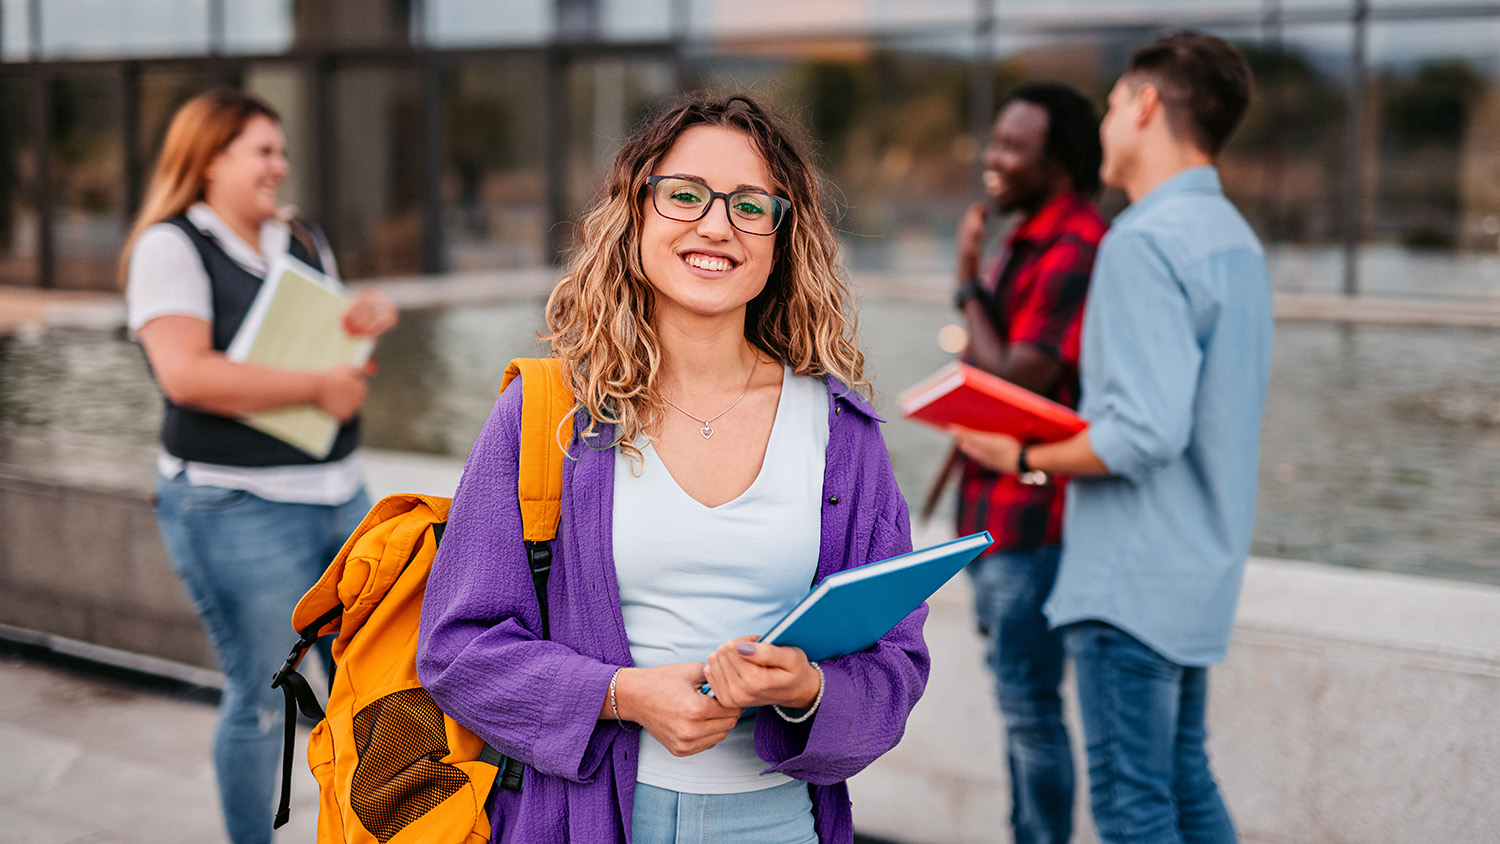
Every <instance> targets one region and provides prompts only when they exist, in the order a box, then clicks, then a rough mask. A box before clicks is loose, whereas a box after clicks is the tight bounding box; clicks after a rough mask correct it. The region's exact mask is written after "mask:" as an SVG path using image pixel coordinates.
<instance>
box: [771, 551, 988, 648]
mask: <svg viewBox="0 0 1500 844" xmlns="http://www.w3.org/2000/svg"><path fill="white" fill-rule="evenodd" d="M993 541H994V539H992V538H991V537H990V534H989V532H988V531H982V532H980V533H975V534H970V535H969V536H962V537H959V538H958V539H954V540H951V541H949V542H944V543H942V544H940V545H934V546H932V547H930V548H923V549H921V550H919V551H912V552H911V553H909V554H902V555H901V556H899V557H891V558H890V559H888V560H881V561H879V562H875V563H867V564H865V565H862V566H856V567H854V568H852V569H846V570H844V571H841V572H836V573H834V574H830V575H829V576H827V577H825V578H823V581H822V582H821V583H819V584H818V585H817V586H816V587H814V588H813V590H812V591H811V592H809V593H807V597H805V598H803V599H802V600H801V601H800V602H798V604H797V606H795V607H793V608H792V610H791V612H788V613H787V614H786V615H785V616H784V617H783V618H782V619H781V620H780V621H778V622H776V624H775V626H773V627H772V628H771V630H770V632H768V633H766V635H764V636H762V637H761V639H760V640H761V641H762V642H766V643H768V644H772V645H790V646H795V647H799V648H801V649H802V650H803V652H804V653H806V654H807V658H808V659H810V660H813V661H817V660H820V659H830V658H832V657H836V656H843V655H845V654H852V653H859V652H860V651H863V650H866V649H868V648H870V647H872V646H873V645H874V644H875V643H876V642H877V641H879V640H880V637H881V636H884V635H885V634H886V633H889V632H890V630H891V628H892V627H895V626H896V625H897V624H900V623H901V621H902V620H903V619H905V618H906V617H907V616H908V615H911V613H912V611H913V610H915V609H916V608H917V607H918V606H919V605H921V603H922V602H923V601H925V600H927V599H928V598H929V597H931V596H932V593H934V592H936V591H938V589H940V588H942V586H943V584H944V583H947V582H948V581H949V580H951V579H952V578H953V576H954V575H955V574H958V572H959V570H960V569H962V568H963V567H964V566H966V565H968V564H969V561H970V560H973V559H974V558H975V557H977V556H979V554H980V552H982V551H984V549H986V548H988V547H990V543H992V542H993Z"/></svg>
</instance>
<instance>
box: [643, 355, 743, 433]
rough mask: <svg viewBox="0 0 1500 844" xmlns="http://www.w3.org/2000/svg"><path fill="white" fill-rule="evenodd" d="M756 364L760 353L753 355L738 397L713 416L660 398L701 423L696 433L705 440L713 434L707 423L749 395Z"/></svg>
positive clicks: (663, 397) (710, 426)
mask: <svg viewBox="0 0 1500 844" xmlns="http://www.w3.org/2000/svg"><path fill="white" fill-rule="evenodd" d="M758 366H760V355H759V354H756V356H755V363H752V364H750V376H749V377H748V378H746V379H745V389H743V390H741V391H740V397H739V398H737V399H735V400H734V401H732V402H730V404H729V406H728V407H726V408H724V409H723V410H721V411H719V412H718V413H715V414H714V415H713V416H710V417H708V418H707V419H704V418H702V417H701V416H694V415H693V414H691V413H688V412H687V411H686V410H683V409H682V406H681V405H679V404H678V403H677V402H675V401H672V400H671V399H669V398H667V397H666V396H662V397H661V400H662V401H664V402H666V403H667V404H670V405H671V406H673V407H675V408H677V409H678V410H679V411H681V412H682V414H683V415H684V416H686V417H688V418H689V419H691V420H693V421H694V422H697V423H699V424H701V425H702V426H703V427H702V428H699V429H698V433H700V434H702V435H703V438H704V439H705V440H706V439H709V438H710V437H712V436H713V435H714V429H713V426H712V425H711V424H709V423H711V422H713V421H714V420H715V419H718V418H719V417H720V416H723V415H724V414H726V413H728V412H729V411H731V410H734V406H735V405H737V404H739V403H740V401H741V400H742V399H744V398H745V396H747V395H749V393H750V382H752V381H754V380H755V369H756V367H758Z"/></svg>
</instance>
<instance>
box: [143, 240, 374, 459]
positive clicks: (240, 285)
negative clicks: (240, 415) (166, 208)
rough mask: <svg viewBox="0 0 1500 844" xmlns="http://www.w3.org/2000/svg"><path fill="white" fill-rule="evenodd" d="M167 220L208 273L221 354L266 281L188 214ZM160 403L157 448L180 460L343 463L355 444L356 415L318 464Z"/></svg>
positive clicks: (299, 255) (235, 426) (236, 425)
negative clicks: (162, 409) (184, 237)
mask: <svg viewBox="0 0 1500 844" xmlns="http://www.w3.org/2000/svg"><path fill="white" fill-rule="evenodd" d="M166 222H167V223H168V224H170V225H174V226H176V227H177V228H179V229H181V230H182V232H183V233H184V234H186V235H187V236H188V240H190V241H192V243H193V246H194V247H195V248H196V249H197V250H198V257H199V258H200V259H201V260H202V261H203V268H204V269H205V270H207V271H208V279H209V286H210V288H211V290H212V294H213V309H214V321H213V346H214V349H215V350H216V351H220V352H222V351H224V350H226V349H228V348H229V343H230V341H231V340H233V339H234V334H235V332H236V331H238V330H239V327H240V323H242V322H244V321H245V315H246V314H247V313H249V311H250V303H251V302H253V301H255V294H256V293H257V292H259V291H260V286H261V284H262V283H264V281H265V279H262V278H260V277H258V276H256V275H255V274H254V273H252V272H250V271H249V270H247V269H245V268H244V267H242V266H240V265H239V264H237V263H235V261H234V259H233V258H231V257H229V255H228V253H226V252H225V251H224V248H223V247H222V246H220V245H219V243H218V241H216V240H215V239H214V238H213V237H211V236H210V235H207V234H204V233H203V232H202V231H200V230H199V229H198V227H197V226H195V225H193V224H192V223H191V222H190V221H189V220H188V218H187V217H186V216H181V215H179V216H177V217H173V218H172V219H170V220H167V221H166ZM303 225H307V224H306V223H304V224H303ZM289 247H290V248H288V249H287V252H288V253H289V254H291V256H292V257H294V258H296V259H297V260H299V261H303V262H305V263H307V264H308V265H310V266H312V267H315V268H316V269H318V270H322V269H323V262H322V260H321V258H320V257H319V256H318V254H317V252H316V251H315V250H312V251H310V250H308V249H307V248H306V247H305V246H304V245H303V244H302V242H301V241H300V240H298V239H297V238H296V237H293V238H292V239H291V242H290V244H289ZM162 400H163V402H164V403H165V405H166V413H165V414H164V415H163V417H162V421H161V444H162V445H163V446H164V447H165V448H166V450H167V453H168V454H170V455H172V456H173V457H179V458H181V459H183V460H192V461H195V462H198V463H218V464H221V465H225V466H293V465H309V464H313V463H330V462H333V461H335V460H341V459H343V458H345V457H348V456H349V454H350V452H352V451H354V448H355V446H356V445H358V444H359V417H358V416H356V417H354V418H353V419H351V420H349V422H347V423H345V424H344V425H343V427H341V428H339V433H338V437H337V439H335V440H334V442H333V450H332V451H330V452H329V453H328V457H327V458H325V459H323V460H318V459H316V458H314V457H313V456H312V455H310V454H308V453H306V452H304V451H302V450H300V449H297V448H294V447H292V446H290V445H287V444H286V443H284V442H282V441H281V440H279V439H277V438H275V437H273V436H271V435H270V434H264V433H261V432H260V431H257V430H255V429H254V428H251V427H250V426H248V425H245V424H243V423H241V422H239V421H238V420H236V419H232V418H230V417H228V416H219V415H217V414H214V413H204V412H202V411H197V410H190V409H188V408H185V407H182V406H180V405H176V404H173V403H172V401H171V399H167V398H165V397H163V399H162Z"/></svg>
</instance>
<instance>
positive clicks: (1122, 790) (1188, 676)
mask: <svg viewBox="0 0 1500 844" xmlns="http://www.w3.org/2000/svg"><path fill="white" fill-rule="evenodd" d="M1063 637H1064V639H1065V641H1066V642H1067V648H1068V655H1069V656H1070V657H1072V658H1073V670H1074V672H1075V674H1076V675H1077V678H1078V701H1079V705H1080V707H1081V709H1082V712H1083V734H1084V738H1085V739H1086V741H1087V745H1088V758H1089V791H1090V795H1091V798H1092V803H1093V809H1094V826H1095V827H1096V828H1097V829H1098V831H1099V841H1100V842H1101V844H1125V842H1129V844H1233V842H1235V841H1236V840H1237V838H1236V836H1235V831H1234V823H1233V822H1232V821H1231V820H1230V819H1229V811H1228V809H1226V808H1225V806H1224V801H1223V800H1222V799H1221V798H1220V796H1219V788H1218V786H1217V785H1216V784H1215V783H1214V778H1213V774H1212V773H1211V772H1210V771H1209V764H1208V751H1207V749H1206V748H1205V747H1204V743H1205V741H1206V740H1207V738H1208V733H1207V731H1206V729H1205V728H1204V716H1205V715H1206V713H1207V709H1208V669H1207V668H1193V667H1188V666H1182V665H1177V664H1175V663H1173V662H1171V661H1170V660H1168V659H1166V658H1165V657H1163V656H1161V655H1160V654H1158V653H1157V652H1156V651H1153V650H1152V649H1151V648H1149V647H1147V646H1146V645H1145V644H1143V643H1142V642H1140V641H1139V640H1137V639H1136V638H1134V637H1133V636H1131V635H1129V634H1128V633H1126V632H1124V631H1123V630H1120V629H1119V628H1117V627H1113V626H1110V625H1108V624H1101V623H1099V622H1083V623H1080V624H1072V625H1069V626H1067V627H1065V628H1063Z"/></svg>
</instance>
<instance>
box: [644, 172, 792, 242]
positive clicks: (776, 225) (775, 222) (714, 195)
mask: <svg viewBox="0 0 1500 844" xmlns="http://www.w3.org/2000/svg"><path fill="white" fill-rule="evenodd" d="M664 179H675V180H677V181H679V182H690V183H692V184H695V185H698V186H699V187H701V188H703V189H704V190H706V191H708V201H707V202H705V203H703V212H702V213H701V214H699V215H698V216H696V217H694V218H692V219H691V220H684V219H682V218H681V217H674V216H672V215H671V214H668V213H667V212H665V211H663V210H661V206H660V205H657V204H656V186H657V185H658V184H660V183H661V182H662V180H664ZM645 190H646V191H648V192H649V193H650V194H651V207H652V208H654V209H655V210H656V213H658V214H660V215H662V216H663V217H666V218H667V219H668V220H676V221H677V222H679V223H696V222H698V221H699V220H701V219H703V218H704V217H707V216H708V211H709V209H710V208H713V207H714V200H716V199H722V200H724V215H725V216H726V217H728V218H729V225H731V226H734V228H735V230H736V231H741V232H744V233H745V234H749V235H754V236H756V237H770V236H772V235H774V234H776V232H778V231H780V230H781V223H782V221H783V220H785V219H786V218H787V217H788V216H789V215H790V214H791V212H792V201H791V200H790V199H787V198H786V197H784V196H777V195H776V194H774V193H766V192H764V191H758V190H732V191H730V192H728V193H720V192H719V191H716V190H714V189H713V188H711V187H709V186H708V185H705V184H703V183H702V182H700V181H698V180H697V179H689V178H686V177H684V176H647V177H646V187H645ZM741 193H748V194H751V195H752V196H764V197H766V198H767V199H769V200H771V202H772V203H773V204H774V205H775V206H776V211H775V213H774V214H773V215H772V220H771V230H770V231H768V232H752V231H747V230H745V229H743V228H741V227H740V224H739V223H736V222H735V221H734V214H733V213H731V212H730V210H729V198H730V197H732V196H735V195H736V194H741Z"/></svg>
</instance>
